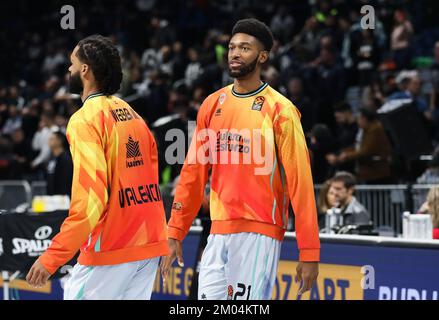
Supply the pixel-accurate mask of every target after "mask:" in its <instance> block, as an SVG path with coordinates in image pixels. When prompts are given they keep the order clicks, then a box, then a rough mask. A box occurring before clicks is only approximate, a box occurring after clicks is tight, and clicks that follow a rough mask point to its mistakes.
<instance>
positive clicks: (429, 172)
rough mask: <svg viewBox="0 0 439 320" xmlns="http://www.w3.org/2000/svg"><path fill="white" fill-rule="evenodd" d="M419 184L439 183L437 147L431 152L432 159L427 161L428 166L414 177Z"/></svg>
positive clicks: (438, 154)
mask: <svg viewBox="0 0 439 320" xmlns="http://www.w3.org/2000/svg"><path fill="white" fill-rule="evenodd" d="M416 183H419V184H439V149H436V150H435V152H434V153H433V159H432V160H431V161H430V162H429V163H428V168H427V169H426V170H425V171H424V173H423V174H422V175H421V176H420V177H418V179H416Z"/></svg>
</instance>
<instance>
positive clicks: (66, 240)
mask: <svg viewBox="0 0 439 320" xmlns="http://www.w3.org/2000/svg"><path fill="white" fill-rule="evenodd" d="M99 131H100V130H99V128H98V124H96V125H94V124H92V123H89V122H86V121H85V120H83V119H77V118H75V119H73V118H72V119H71V121H70V122H69V125H68V128H67V138H68V140H69V144H70V151H71V154H72V160H73V181H72V198H71V204H70V210H69V216H68V217H67V218H66V220H65V221H64V223H63V224H62V226H61V230H60V232H59V233H58V234H57V235H56V236H55V237H54V238H53V240H52V244H51V246H50V247H49V248H48V249H47V251H46V252H45V253H44V254H43V255H42V256H41V257H40V258H39V261H40V262H41V263H42V264H43V266H44V267H45V268H46V270H47V271H49V272H50V273H51V274H53V273H54V272H55V271H56V270H57V269H58V268H59V267H61V266H63V265H64V264H65V263H67V262H68V261H69V260H71V259H72V258H73V257H74V256H75V254H76V253H77V251H78V250H79V249H80V248H81V246H82V245H84V244H86V242H87V240H88V238H89V235H90V233H91V232H92V230H93V229H94V227H95V226H96V225H97V223H98V221H99V218H100V217H101V215H102V213H103V212H104V210H105V207H106V205H107V202H108V191H107V190H108V188H107V186H108V181H107V180H108V178H107V162H106V159H105V153H104V149H103V146H102V137H101V134H100V132H99Z"/></svg>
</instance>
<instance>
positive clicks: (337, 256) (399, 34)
mask: <svg viewBox="0 0 439 320" xmlns="http://www.w3.org/2000/svg"><path fill="white" fill-rule="evenodd" d="M438 12H439V2H438V1H434V0H417V1H408V0H407V1H405V0H388V1H386V0H376V1H367V0H357V1H354V0H352V1H347V0H346V1H344V0H297V1H296V0H291V1H275V0H270V1H249V0H240V1H235V0H217V1H208V0H187V1H183V0H181V1H177V0H171V1H167V0H166V1H159V0H129V1H103V0H102V1H98V0H93V1H74V0H69V1H64V2H62V1H50V0H44V1H24V0H14V1H1V2H0V44H1V49H0V61H1V63H0V271H1V274H0V276H1V277H0V289H1V290H0V299H4V300H61V299H63V288H64V284H65V281H66V279H67V277H68V276H69V270H70V269H71V266H73V265H74V263H75V258H74V259H73V260H72V261H70V262H69V264H66V265H65V266H64V267H62V268H61V269H59V270H58V272H57V273H56V274H55V275H54V276H53V277H52V278H50V280H49V281H48V282H47V284H46V285H45V286H43V287H40V288H35V287H31V286H30V285H28V284H27V282H26V278H25V277H26V274H27V272H28V271H29V269H30V267H31V266H32V264H33V263H34V261H35V260H36V259H37V258H38V256H40V255H41V254H42V253H43V252H44V251H45V250H46V249H47V248H48V247H49V246H50V244H51V239H52V238H53V237H54V236H55V235H56V234H57V233H58V232H59V230H60V226H61V224H62V222H63V220H64V219H65V218H66V217H67V215H68V210H69V203H70V197H71V192H72V190H71V183H72V172H71V170H72V169H71V168H72V166H71V161H72V160H71V159H70V153H69V146H68V142H67V140H65V133H66V127H67V124H68V122H69V119H70V117H71V116H72V115H73V114H74V113H75V112H76V111H77V110H79V109H80V108H81V106H82V102H81V99H80V97H79V95H73V94H71V93H69V86H68V82H69V71H68V69H69V67H70V58H69V57H70V54H71V52H72V50H73V49H74V48H75V46H76V45H77V43H78V41H79V40H81V39H83V38H85V37H87V36H90V35H93V34H101V35H103V36H106V37H109V38H110V39H111V40H112V41H113V42H114V44H115V45H116V47H117V49H118V51H119V53H120V56H121V59H122V72H123V79H122V83H121V86H120V90H119V91H118V92H117V94H116V95H117V96H118V97H121V98H122V99H123V100H125V101H126V102H127V103H128V104H129V105H130V106H131V107H132V108H133V109H134V110H135V111H136V112H137V114H138V115H140V116H141V117H142V118H143V119H144V120H145V122H146V123H147V124H148V127H149V128H150V130H151V131H152V132H153V134H154V136H155V139H156V142H157V147H158V155H159V158H158V164H159V184H160V190H158V187H157V186H153V187H149V189H150V190H151V193H152V194H153V195H156V196H157V199H156V200H157V201H159V200H161V199H160V198H162V200H163V203H164V207H165V212H166V215H167V217H168V218H169V216H170V213H171V207H172V201H173V197H174V191H175V186H176V184H177V181H178V178H179V174H180V170H181V168H182V164H183V163H182V161H173V162H172V161H169V159H167V156H166V155H167V154H168V153H167V150H168V149H169V148H171V147H172V144H173V143H174V142H175V141H173V140H172V139H171V140H170V139H168V138H167V133H168V132H170V130H178V132H181V133H182V135H183V136H182V137H183V139H182V141H183V146H184V149H183V153H182V154H181V155H180V158H179V157H178V156H177V158H179V159H180V160H184V157H185V155H186V152H187V149H188V141H190V140H188V135H192V133H193V127H191V125H190V124H191V123H193V121H195V120H196V118H197V113H198V110H199V108H200V105H201V104H202V102H203V100H204V99H205V98H206V97H208V96H209V95H210V94H211V93H213V92H215V91H217V90H218V89H220V88H222V87H225V86H227V85H229V84H232V83H233V79H232V78H230V76H229V73H228V60H227V59H228V50H229V44H228V43H229V41H230V38H231V30H232V28H233V26H234V24H235V23H236V22H237V21H238V20H240V19H244V18H257V19H259V20H261V21H263V22H264V23H265V24H267V26H269V27H270V29H271V31H272V33H273V36H274V39H275V41H274V45H273V48H272V50H271V52H270V54H269V61H268V62H267V63H265V64H264V65H263V68H262V79H263V81H265V82H267V83H268V84H269V86H271V87H272V88H274V89H275V90H277V91H278V92H279V93H281V94H282V95H284V96H285V97H287V98H288V99H289V100H290V101H291V102H292V103H293V104H294V105H295V106H296V107H297V109H298V111H299V112H300V114H301V124H302V128H303V132H304V135H305V138H306V141H307V146H308V150H309V156H310V163H311V169H312V177H313V182H314V189H315V197H316V204H317V212H318V223H319V230H320V233H319V234H320V242H321V259H320V270H319V277H318V280H317V282H316V284H315V285H314V286H313V287H312V289H311V290H310V291H309V292H307V293H305V294H303V295H302V296H299V298H300V299H301V300H438V298H439V275H438V266H439V148H438V146H439V22H438V20H439V19H438ZM262 103H264V102H263V101H262ZM113 116H114V117H115V119H116V118H117V121H124V119H126V118H127V117H128V118H129V117H131V116H132V115H131V114H130V113H124V112H120V113H118V114H116V115H113ZM130 139H131V138H130ZM129 143H130V146H129V148H128V147H127V163H128V162H129V164H130V166H132V167H135V166H138V165H143V161H145V157H146V156H147V155H145V154H141V153H140V151H139V145H138V142H136V141H135V140H133V139H131V140H129ZM136 143H137V144H136ZM60 154H61V155H62V156H60ZM124 156H125V155H124ZM128 158H129V159H128ZM284 161H288V159H284ZM249 179H251V177H249ZM229 183H230V184H234V183H237V182H236V181H233V180H231V181H229ZM240 183H242V181H241V182H240ZM149 189H148V191H149ZM208 194H209V184H208V185H207V187H206V198H205V202H204V203H203V206H202V207H201V209H200V212H199V213H198V216H197V218H196V219H195V221H194V223H193V226H192V227H191V231H190V232H189V235H188V236H187V237H186V238H185V240H184V241H183V250H184V251H183V252H184V260H185V264H184V266H183V267H180V266H179V265H178V264H177V263H174V265H173V266H172V268H171V270H170V274H169V276H168V280H167V281H166V283H165V284H163V282H162V281H161V277H160V272H157V277H156V282H155V284H154V287H153V292H152V297H151V299H152V300H177V299H178V300H195V299H197V287H198V282H197V278H198V271H199V260H200V257H201V254H202V252H203V249H204V247H205V245H206V241H207V236H208V234H209V230H210V219H209V205H208V202H209V197H208ZM299 196H300V195H299ZM122 198H123V196H122ZM124 201H128V202H127V204H129V199H124ZM289 215H290V219H289V223H288V226H287V232H286V236H285V240H284V242H283V243H282V248H281V254H280V262H279V266H278V271H277V277H276V281H275V285H274V289H273V294H272V298H273V299H274V300H297V299H299V298H298V296H297V293H298V290H299V287H300V282H299V280H298V278H297V276H296V266H297V263H298V258H299V253H298V250H297V241H296V235H295V226H294V213H293V210H292V208H290V209H289ZM360 215H361V216H362V217H365V218H364V219H357V218H358V216H360ZM355 217H357V218H355Z"/></svg>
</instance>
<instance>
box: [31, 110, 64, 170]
mask: <svg viewBox="0 0 439 320" xmlns="http://www.w3.org/2000/svg"><path fill="white" fill-rule="evenodd" d="M58 129H59V128H58V127H57V126H56V125H55V124H54V117H53V114H51V113H43V114H42V115H41V120H40V123H39V129H38V131H37V132H36V133H35V135H34V137H33V139H32V149H33V150H34V151H36V152H37V153H38V154H37V156H36V157H35V158H34V159H33V160H32V162H31V168H32V169H34V170H35V169H40V168H42V167H43V166H44V165H45V164H46V163H47V161H48V160H49V158H50V146H49V139H50V135H51V133H52V132H53V131H56V130H58Z"/></svg>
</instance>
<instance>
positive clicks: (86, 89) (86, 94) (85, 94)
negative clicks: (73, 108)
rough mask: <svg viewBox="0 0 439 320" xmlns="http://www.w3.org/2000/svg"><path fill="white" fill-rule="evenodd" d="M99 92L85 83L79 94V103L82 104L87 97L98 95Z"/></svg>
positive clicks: (93, 86)
mask: <svg viewBox="0 0 439 320" xmlns="http://www.w3.org/2000/svg"><path fill="white" fill-rule="evenodd" d="M98 92H99V90H98V88H97V87H96V86H95V85H89V84H87V83H85V84H84V90H83V91H82V94H81V101H82V102H84V101H85V99H87V97H89V96H90V95H92V94H95V93H98Z"/></svg>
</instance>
